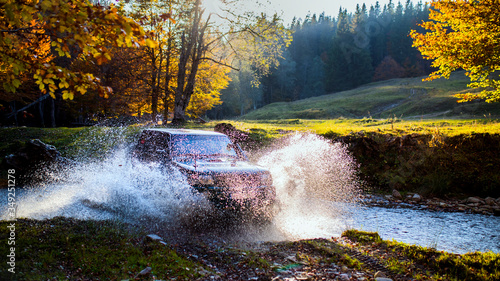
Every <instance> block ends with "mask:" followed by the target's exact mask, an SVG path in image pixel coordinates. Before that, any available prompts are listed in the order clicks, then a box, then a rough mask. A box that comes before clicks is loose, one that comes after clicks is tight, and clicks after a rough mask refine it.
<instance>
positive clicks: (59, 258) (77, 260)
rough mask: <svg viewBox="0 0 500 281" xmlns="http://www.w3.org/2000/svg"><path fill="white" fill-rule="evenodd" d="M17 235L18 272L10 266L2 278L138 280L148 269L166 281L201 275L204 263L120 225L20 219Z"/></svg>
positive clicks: (2, 237)
mask: <svg viewBox="0 0 500 281" xmlns="http://www.w3.org/2000/svg"><path fill="white" fill-rule="evenodd" d="M10 224H11V223H9V222H1V223H0V226H1V229H2V230H7V226H8V225H10ZM14 233H15V236H14V237H15V245H13V247H14V248H15V251H14V252H15V256H16V258H15V274H12V273H11V272H9V271H7V269H8V267H7V266H6V265H5V263H4V265H2V267H1V272H0V279H1V280H127V279H133V280H136V279H135V278H136V277H141V276H139V273H140V272H141V271H142V270H144V269H145V268H147V267H151V268H152V269H153V270H152V272H151V274H152V275H154V276H157V277H158V278H160V279H168V277H176V278H177V279H178V280H193V279H196V278H198V277H200V276H201V275H200V274H199V273H197V269H198V268H200V265H198V264H196V263H194V262H192V261H189V260H187V259H186V258H185V257H181V256H179V255H178V254H177V253H176V252H175V251H174V250H172V249H170V248H169V247H164V246H163V245H161V244H158V243H154V242H153V241H148V240H146V239H145V237H144V233H141V232H139V231H136V230H135V229H133V228H130V227H127V226H126V225H124V224H121V223H119V222H113V221H78V220H73V219H68V218H55V219H51V220H43V221H36V220H18V221H17V222H15V231H14ZM9 236H11V235H10V232H8V231H2V232H1V234H0V240H1V241H7V239H8V238H9ZM0 249H1V256H2V257H6V256H7V255H9V254H10V250H9V247H0ZM137 280H151V278H150V276H149V277H148V278H147V279H146V278H140V279H137Z"/></svg>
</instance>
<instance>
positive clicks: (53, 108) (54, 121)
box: [50, 99, 56, 128]
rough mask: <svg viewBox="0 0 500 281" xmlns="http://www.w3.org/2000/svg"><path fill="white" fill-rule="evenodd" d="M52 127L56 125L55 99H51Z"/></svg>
mask: <svg viewBox="0 0 500 281" xmlns="http://www.w3.org/2000/svg"><path fill="white" fill-rule="evenodd" d="M50 127H52V128H55V127H56V104H55V101H54V99H50Z"/></svg>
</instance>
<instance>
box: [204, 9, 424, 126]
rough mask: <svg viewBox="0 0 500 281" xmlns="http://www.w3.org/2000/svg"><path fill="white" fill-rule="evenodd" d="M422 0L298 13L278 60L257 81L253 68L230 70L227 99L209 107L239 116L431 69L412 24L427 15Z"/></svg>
mask: <svg viewBox="0 0 500 281" xmlns="http://www.w3.org/2000/svg"><path fill="white" fill-rule="evenodd" d="M428 14H429V7H428V5H426V4H424V3H423V2H422V1H419V2H418V3H414V2H412V1H410V0H407V1H406V2H405V3H402V2H398V3H394V2H393V1H390V2H389V3H388V4H387V5H384V6H381V5H380V4H379V3H378V2H377V3H376V4H375V5H373V6H370V7H367V6H366V5H365V4H360V5H357V8H356V11H354V12H351V11H347V10H346V9H342V8H341V9H340V10H339V12H338V14H337V15H336V16H330V15H327V14H326V13H322V14H320V15H316V14H313V15H308V16H306V17H305V19H294V20H293V22H292V23H291V24H290V25H289V28H290V29H291V31H292V32H293V41H292V43H291V44H290V46H289V47H288V48H287V49H286V50H285V51H284V53H283V56H282V58H281V60H280V62H279V66H277V67H274V68H273V69H272V72H271V73H270V74H269V75H266V76H263V77H262V78H261V80H260V81H259V82H260V83H259V84H258V85H257V86H256V85H255V84H253V83H251V82H252V75H251V73H252V72H251V69H249V68H245V67H243V68H241V69H240V70H239V71H232V72H231V73H230V74H229V75H230V76H231V82H230V83H229V86H228V87H227V88H226V89H224V90H222V96H221V99H222V101H223V104H222V105H220V106H218V107H216V108H215V109H213V110H212V111H210V112H209V116H210V117H211V118H227V117H232V116H240V115H243V114H246V113H248V112H249V111H251V110H254V109H256V108H259V107H262V106H264V105H267V104H270V103H274V102H287V101H295V100H299V99H304V98H310V97H315V96H320V95H324V94H329V93H334V92H339V91H343V90H348V89H353V88H355V87H358V86H360V85H363V84H366V83H370V82H375V81H382V80H387V79H392V78H403V77H417V76H423V75H427V74H429V73H430V72H431V67H430V62H429V61H427V60H424V59H423V58H422V56H421V55H420V52H419V51H418V50H417V49H416V48H414V47H412V39H411V38H410V37H409V36H408V35H409V33H410V30H412V29H416V30H419V29H420V28H419V27H418V26H417V23H421V22H422V21H425V20H427V19H428Z"/></svg>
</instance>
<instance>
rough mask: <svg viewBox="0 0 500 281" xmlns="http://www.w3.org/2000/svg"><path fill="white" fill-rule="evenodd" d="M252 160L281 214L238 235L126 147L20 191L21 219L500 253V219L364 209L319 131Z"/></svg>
mask: <svg viewBox="0 0 500 281" xmlns="http://www.w3.org/2000/svg"><path fill="white" fill-rule="evenodd" d="M262 155H263V156H262ZM253 158H256V159H257V160H256V161H257V162H258V164H260V165H262V166H265V167H267V168H269V169H270V171H271V173H272V175H273V179H274V184H275V186H276V191H277V197H278V200H279V202H280V212H278V213H277V214H276V216H275V217H274V218H273V220H272V221H271V223H270V224H269V225H268V226H266V227H259V228H254V227H253V226H250V225H249V226H248V227H247V226H246V225H247V222H245V221H242V222H236V223H233V224H232V225H233V226H234V225H235V224H240V226H241V225H243V226H242V227H236V228H234V231H233V232H234V233H228V232H227V231H226V232H218V231H211V230H215V229H217V228H218V227H219V225H220V223H219V222H218V221H217V219H220V217H219V218H217V217H216V218H215V220H214V216H213V213H214V209H213V207H212V206H211V205H210V203H209V202H208V201H207V200H206V199H205V198H204V196H202V195H200V194H194V193H193V192H192V190H191V188H190V187H189V185H188V184H187V182H186V180H185V179H184V178H183V176H182V175H181V174H180V173H179V172H178V171H175V170H165V169H161V168H160V167H159V166H158V165H157V164H140V163H133V161H131V159H130V157H129V153H128V149H126V148H121V149H117V150H116V151H115V152H114V153H112V154H110V155H109V156H107V157H104V158H103V159H100V160H95V161H90V162H89V161H86V162H82V163H80V164H78V165H76V166H75V167H71V168H68V169H65V170H59V171H50V172H48V173H49V174H52V180H49V181H47V182H44V183H40V184H38V185H36V186H33V187H31V188H29V187H27V188H17V189H16V204H17V213H16V215H17V217H18V218H33V219H46V218H52V217H56V216H65V217H72V218H77V219H97V220H104V219H118V220H122V221H126V222H129V223H135V224H140V225H145V224H151V223H152V222H153V223H152V224H154V225H155V226H157V227H158V226H160V228H161V229H163V231H164V232H168V231H174V232H176V233H188V232H191V233H193V232H195V233H196V232H200V231H202V232H205V233H209V234H210V233H211V235H212V236H221V235H222V236H227V237H217V238H219V239H223V240H226V239H228V240H229V239H233V240H234V239H241V240H244V241H282V240H296V239H307V238H330V237H332V236H333V237H337V236H340V234H341V233H342V232H343V231H344V230H346V229H349V228H355V229H359V230H365V231H376V232H378V233H379V234H380V236H381V237H382V238H383V239H395V240H397V241H401V242H405V243H410V244H416V245H421V246H426V247H434V248H436V249H438V250H444V251H448V252H453V253H465V252H469V251H493V252H496V253H500V217H494V216H484V215H475V214H474V215H473V214H463V213H444V212H434V211H426V210H415V209H405V208H380V207H365V206H363V204H362V202H361V199H360V198H361V193H362V192H361V188H360V185H359V183H358V181H357V179H356V176H355V174H356V173H355V171H356V168H357V166H356V163H355V161H354V160H353V159H352V158H351V157H350V156H349V155H348V153H347V151H346V148H345V147H343V146H342V145H340V144H331V143H329V142H328V141H326V140H323V139H321V138H319V137H317V136H315V135H309V134H305V135H294V136H292V137H290V138H288V139H287V140H284V141H283V142H282V143H280V144H279V145H276V146H275V147H273V148H272V149H271V150H269V151H267V152H265V153H261V156H256V157H253ZM0 197H1V198H0V202H1V204H2V205H1V206H2V207H1V208H0V219H7V218H8V214H7V207H6V206H7V201H8V196H7V190H1V191H0ZM333 202H335V203H333ZM209 217H210V219H206V218H209ZM200 218H201V219H200ZM200 221H201V226H200ZM192 222H194V223H192ZM195 224H198V226H196V227H194V226H192V225H195ZM161 226H165V227H161ZM177 226H181V227H182V228H184V230H186V231H179V228H177ZM157 229H158V228H157ZM166 235H168V233H167V234H166ZM181 235H182V234H181ZM235 237H236V238H235ZM214 238H215V237H214Z"/></svg>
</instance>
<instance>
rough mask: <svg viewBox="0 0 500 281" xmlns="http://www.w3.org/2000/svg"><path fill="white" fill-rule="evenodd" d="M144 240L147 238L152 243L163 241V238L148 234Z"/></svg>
mask: <svg viewBox="0 0 500 281" xmlns="http://www.w3.org/2000/svg"><path fill="white" fill-rule="evenodd" d="M146 238H149V239H151V240H153V241H163V238H161V237H160V236H158V235H156V234H149V235H146Z"/></svg>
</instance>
